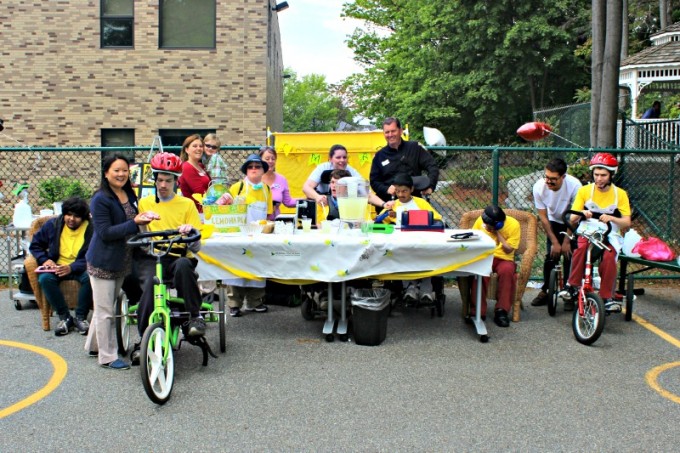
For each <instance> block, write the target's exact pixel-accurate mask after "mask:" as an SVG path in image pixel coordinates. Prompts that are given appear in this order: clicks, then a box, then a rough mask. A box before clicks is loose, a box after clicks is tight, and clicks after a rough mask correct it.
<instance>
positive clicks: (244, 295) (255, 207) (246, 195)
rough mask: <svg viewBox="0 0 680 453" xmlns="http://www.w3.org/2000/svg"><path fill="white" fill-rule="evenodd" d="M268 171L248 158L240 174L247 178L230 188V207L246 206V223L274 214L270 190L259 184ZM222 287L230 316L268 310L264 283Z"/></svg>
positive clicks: (227, 281)
mask: <svg viewBox="0 0 680 453" xmlns="http://www.w3.org/2000/svg"><path fill="white" fill-rule="evenodd" d="M268 170H269V165H268V164H267V162H265V161H263V160H262V158H260V156H258V155H257V154H251V155H250V156H248V158H247V159H246V161H245V162H244V163H243V165H242V166H241V172H242V173H243V174H245V175H246V176H245V178H244V179H243V180H242V181H239V182H237V183H235V184H233V185H232V186H231V187H230V188H229V194H230V195H231V198H232V200H233V203H245V204H246V205H247V210H246V222H247V223H251V222H258V221H260V220H266V219H267V215H269V214H271V213H272V212H274V205H273V203H272V194H271V189H270V188H269V186H268V185H266V184H264V183H263V182H262V176H263V175H264V174H265V173H266V172H267V171H268ZM223 283H225V284H227V285H228V288H227V305H228V306H229V315H230V316H233V317H238V316H241V308H243V311H247V312H256V313H264V312H266V311H267V310H268V307H267V306H266V305H265V304H264V287H265V281H264V280H261V281H257V280H246V279H244V278H228V279H224V280H223ZM244 304H245V305H244Z"/></svg>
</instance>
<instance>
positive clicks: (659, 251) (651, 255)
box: [632, 237, 675, 261]
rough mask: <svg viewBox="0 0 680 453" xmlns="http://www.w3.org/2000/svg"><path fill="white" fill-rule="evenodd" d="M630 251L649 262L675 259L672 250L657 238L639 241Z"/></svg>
mask: <svg viewBox="0 0 680 453" xmlns="http://www.w3.org/2000/svg"><path fill="white" fill-rule="evenodd" d="M632 251H633V253H639V254H640V257H641V258H642V259H645V260H649V261H670V260H672V259H673V258H675V254H674V253H673V250H671V248H670V247H669V246H668V245H667V244H666V243H665V242H664V241H662V240H661V239H659V238H651V237H650V238H647V239H640V242H638V243H637V244H635V247H633V250H632Z"/></svg>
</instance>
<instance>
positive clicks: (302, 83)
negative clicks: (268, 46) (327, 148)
mask: <svg viewBox="0 0 680 453" xmlns="http://www.w3.org/2000/svg"><path fill="white" fill-rule="evenodd" d="M285 73H286V74H287V75H289V76H290V77H288V78H286V79H285V80H284V84H283V130H284V131H285V132H307V131H318V132H320V131H332V130H335V128H336V126H337V125H338V124H339V123H340V122H341V121H345V122H350V121H349V119H351V112H350V110H349V109H348V108H346V107H344V106H343V104H342V99H341V97H340V96H339V95H337V94H335V92H336V91H337V90H336V88H334V87H333V86H329V85H328V84H327V83H326V77H325V76H323V75H318V74H311V75H306V76H303V77H302V79H301V80H298V78H297V74H296V73H295V72H294V71H292V70H291V69H290V68H288V69H286V71H285Z"/></svg>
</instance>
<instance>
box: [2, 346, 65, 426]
mask: <svg viewBox="0 0 680 453" xmlns="http://www.w3.org/2000/svg"><path fill="white" fill-rule="evenodd" d="M0 346H8V347H11V348H19V349H25V350H26V351H30V352H34V353H36V354H40V355H41V356H43V357H45V358H47V360H49V361H50V363H51V364H52V367H53V368H54V373H52V377H50V380H49V381H48V382H47V384H46V385H45V386H44V387H43V388H41V389H40V390H38V391H37V392H35V393H33V394H31V395H29V396H28V397H26V398H24V399H23V400H21V401H19V402H18V403H15V404H12V405H11V406H9V407H6V408H4V409H0V419H2V418H5V417H7V416H9V415H12V414H14V413H15V412H19V411H20V410H22V409H25V408H27V407H28V406H30V405H31V404H35V403H37V402H38V401H40V400H41V399H43V398H45V397H46V396H47V395H49V394H50V393H52V392H53V391H54V390H55V389H56V388H57V387H59V384H61V381H63V380H64V378H65V377H66V372H67V371H68V365H67V364H66V360H64V359H63V358H62V357H61V356H60V355H59V354H57V353H55V352H53V351H50V350H49V349H44V348H40V347H38V346H33V345H30V344H26V343H19V342H17V341H5V340H0Z"/></svg>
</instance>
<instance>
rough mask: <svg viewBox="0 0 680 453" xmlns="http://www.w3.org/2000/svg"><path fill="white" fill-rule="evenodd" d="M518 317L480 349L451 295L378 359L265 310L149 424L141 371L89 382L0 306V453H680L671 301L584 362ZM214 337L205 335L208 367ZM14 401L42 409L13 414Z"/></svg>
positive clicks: (555, 337) (78, 358)
mask: <svg viewBox="0 0 680 453" xmlns="http://www.w3.org/2000/svg"><path fill="white" fill-rule="evenodd" d="M638 286H640V285H638ZM534 294H535V290H527V294H526V296H525V301H530V300H531V299H532V298H533V296H534ZM525 305H527V308H526V310H524V311H523V313H522V316H523V319H522V321H521V322H520V323H513V324H512V325H511V326H510V328H507V329H500V328H498V327H496V326H495V325H494V324H493V323H492V322H489V323H487V325H488V329H489V335H490V337H491V339H490V341H489V343H486V344H482V343H480V342H479V341H478V339H477V337H476V335H475V334H474V332H473V330H472V328H471V327H469V326H467V325H465V324H464V323H463V321H462V319H461V318H460V316H459V312H460V298H459V296H458V294H457V291H456V290H455V289H449V290H447V305H446V313H445V316H444V317H443V318H436V317H435V318H430V315H429V311H426V310H418V311H414V310H407V311H398V312H396V313H394V315H393V316H392V317H390V318H389V321H388V333H387V339H386V341H385V342H384V343H383V344H382V345H380V346H377V347H366V346H358V345H356V344H354V343H352V342H351V341H350V342H348V343H342V342H338V341H336V342H334V343H326V342H325V341H323V337H322V335H321V328H322V324H323V321H322V320H314V321H304V320H303V319H302V317H301V316H300V311H299V309H297V308H285V307H271V308H272V309H271V311H270V312H269V313H266V314H249V315H247V316H244V317H242V318H238V319H228V322H227V351H226V353H224V354H219V353H218V355H219V358H218V359H217V360H213V359H211V361H210V363H209V365H208V366H207V367H202V366H201V355H200V353H199V350H198V349H196V348H194V347H192V346H189V345H187V346H183V347H182V349H181V350H180V351H179V353H177V354H176V382H175V387H174V390H173V394H172V398H171V399H170V401H169V402H168V403H167V404H166V405H165V406H162V407H159V406H156V405H155V404H153V403H151V402H150V401H149V400H148V398H147V397H146V395H145V393H144V390H143V388H142V383H141V379H140V375H139V369H138V368H133V369H132V370H129V371H112V370H105V369H102V368H99V367H98V366H97V365H96V361H95V360H94V359H91V358H88V357H87V355H86V353H85V351H84V350H83V349H82V348H83V344H84V337H82V336H79V335H77V334H75V333H72V334H71V335H68V336H66V337H60V338H57V337H55V336H54V334H53V333H52V332H43V331H42V330H41V329H40V322H39V313H38V310H37V309H35V308H30V307H27V308H26V309H25V310H23V311H16V310H15V309H14V306H13V304H12V303H10V302H9V300H8V296H7V293H6V292H2V293H0V316H1V317H2V320H3V326H4V328H3V329H2V333H0V363H1V364H2V367H0V382H1V384H0V389H1V391H0V411H3V410H4V411H5V412H0V414H6V416H5V417H4V418H2V419H0V430H1V431H0V433H1V434H0V451H7V452H10V451H64V450H68V449H78V450H85V451H95V450H96V451H150V450H154V451H206V450H213V451H253V450H255V451H271V450H277V451H422V450H428V451H452V450H457V451H617V452H618V451H677V449H678V446H677V445H678V444H677V439H678V438H679V437H680V436H679V434H680V424H679V423H678V420H680V417H679V415H680V341H679V340H678V339H680V303H679V301H678V297H677V289H664V288H659V287H653V288H647V294H646V295H645V296H642V297H639V298H638V300H637V301H636V307H635V309H636V311H635V313H636V315H638V316H639V317H638V318H637V319H638V321H639V322H630V323H627V322H625V321H624V320H623V316H620V315H612V316H610V317H608V318H607V324H606V327H605V332H604V334H603V336H602V337H601V338H600V339H599V340H598V341H597V343H595V345H594V346H591V347H586V346H582V345H580V344H579V343H577V342H576V341H575V340H574V338H573V334H572V332H571V327H570V320H571V317H570V314H567V313H564V312H563V311H561V307H560V309H559V310H560V311H559V312H558V315H557V316H556V317H555V318H550V317H548V315H547V310H546V309H545V308H544V307H541V308H540V309H539V308H534V307H530V306H529V304H528V302H527V303H526V304H525ZM645 326H647V328H646V327H645ZM217 338H218V334H217V328H216V326H215V325H209V340H210V342H211V344H212V346H213V349H215V350H218V349H219V348H218V346H217V344H218V342H217ZM11 342H20V343H21V345H29V346H25V347H29V348H35V347H37V348H42V349H41V350H34V349H23V348H22V347H18V345H16V344H14V343H11ZM61 359H63V361H64V363H65V364H66V367H67V370H66V371H65V375H64V377H63V380H59V376H57V377H54V373H55V369H56V370H57V371H59V370H62V371H63V370H64V366H63V365H60V363H61V362H60V360H61ZM53 364H54V365H53ZM50 379H53V381H52V384H54V385H53V388H52V389H51V392H49V393H47V394H45V395H40V394H38V395H36V392H38V391H40V389H41V388H43V387H44V386H46V385H48V383H50ZM41 396H42V398H40V397H41ZM24 398H30V399H31V401H33V400H37V401H35V402H34V403H33V404H30V405H29V406H27V407H25V408H23V409H21V410H18V411H14V410H13V409H12V407H13V404H15V403H17V402H18V401H21V400H23V399H24ZM8 410H9V411H10V412H9V413H8Z"/></svg>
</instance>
